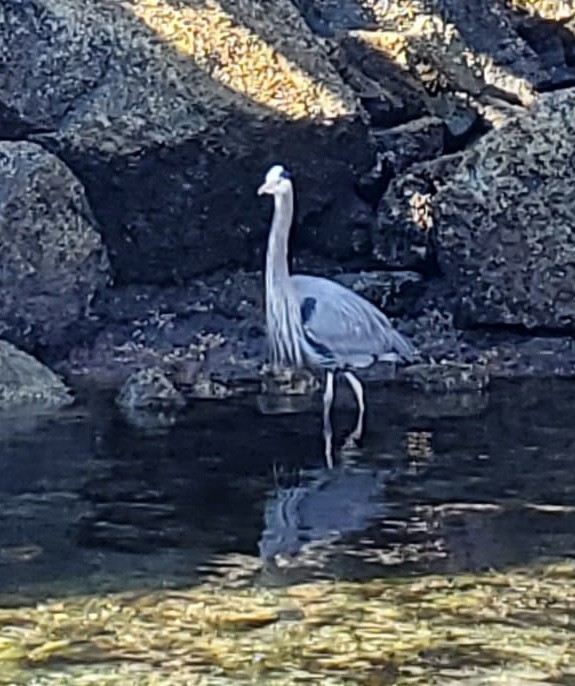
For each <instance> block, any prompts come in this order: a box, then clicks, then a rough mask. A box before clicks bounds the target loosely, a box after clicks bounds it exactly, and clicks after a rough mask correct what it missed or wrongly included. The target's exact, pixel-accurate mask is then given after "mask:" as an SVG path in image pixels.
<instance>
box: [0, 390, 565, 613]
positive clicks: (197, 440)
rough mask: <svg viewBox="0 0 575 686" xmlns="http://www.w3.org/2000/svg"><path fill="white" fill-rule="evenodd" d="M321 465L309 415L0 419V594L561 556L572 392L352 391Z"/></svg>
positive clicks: (106, 414)
mask: <svg viewBox="0 0 575 686" xmlns="http://www.w3.org/2000/svg"><path fill="white" fill-rule="evenodd" d="M342 396H343V399H342V400H343V402H340V404H339V409H337V410H336V413H335V416H334V426H335V427H336V445H337V449H336V456H335V463H336V464H335V468H334V469H333V470H327V469H326V468H325V463H324V458H323V446H322V438H321V424H320V413H319V407H318V406H317V404H314V405H313V406H312V408H311V409H310V410H308V411H306V412H302V413H299V414H298V413H294V414H285V415H262V414H261V413H260V412H259V411H258V407H257V404H256V402H255V400H252V399H250V400H246V401H242V402H230V403H219V402H198V403H196V404H194V405H193V406H192V407H191V408H190V409H189V411H188V412H187V413H186V415H184V416H183V417H182V418H181V420H180V421H179V422H178V423H176V424H175V425H174V426H172V427H168V428H166V429H164V430H156V431H142V430H138V429H135V428H132V427H130V426H129V425H128V424H127V423H126V422H125V421H124V419H123V418H122V416H121V415H120V414H119V413H118V412H117V410H116V409H115V408H114V406H113V403H112V402H111V399H110V397H109V395H108V394H106V393H99V394H94V395H85V396H84V397H82V398H81V399H80V401H79V403H78V404H77V405H76V406H75V407H73V408H71V409H68V410H66V411H64V412H61V413H59V414H58V415H56V416H54V415H52V416H42V415H31V414H30V413H26V414H20V415H11V416H8V415H0V517H1V521H2V526H1V527H0V593H1V594H2V604H3V605H7V604H17V603H19V602H22V601H23V599H29V598H36V597H44V596H46V595H50V596H65V595H73V594H78V593H84V592H89V593H101V592H104V591H107V590H126V589H130V588H142V587H148V588H150V587H151V588H156V587H157V588H162V587H172V586H174V587H178V586H189V585H192V584H197V583H199V582H201V581H202V580H203V579H206V578H214V577H218V578H223V579H227V580H228V581H229V582H230V583H236V584H240V585H241V584H248V585H249V584H253V583H256V582H257V583H258V584H268V585H282V584H290V583H293V582H294V581H301V580H310V579H317V578H330V579H344V580H346V579H348V580H358V579H359V580H361V579H366V578H369V577H381V576H397V575H400V576H401V575H408V574H409V575H420V574H427V573H430V572H437V573H443V574H453V573H456V572H459V571H465V570H469V571H481V570H486V569H505V568H507V567H509V566H514V565H530V564H535V563H536V562H540V561H542V560H543V561H544V560H560V559H565V558H572V557H574V556H575V428H574V425H573V407H574V401H575V384H574V383H572V382H569V381H563V382H553V383H552V382H529V383H521V384H519V383H514V384H502V385H500V386H498V387H497V386H496V387H494V388H493V389H492V390H491V391H490V392H489V394H485V395H478V396H451V397H445V398H435V399H434V398H425V397H423V396H421V395H418V394H417V393H410V394H405V393H401V392H399V391H397V390H395V391H392V390H390V389H379V390H377V389H370V391H369V411H368V418H367V434H366V437H365V441H364V444H363V446H362V447H361V448H360V449H353V448H350V447H348V448H342V446H341V443H342V440H343V438H344V435H345V433H346V431H349V430H350V429H351V428H352V427H353V423H354V415H353V406H352V405H351V404H350V400H351V399H350V397H349V396H346V395H345V392H344V391H342Z"/></svg>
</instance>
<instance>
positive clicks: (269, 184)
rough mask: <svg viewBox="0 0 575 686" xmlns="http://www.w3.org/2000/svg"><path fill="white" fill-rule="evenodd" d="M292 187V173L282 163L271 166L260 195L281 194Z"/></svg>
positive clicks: (259, 190) (259, 191)
mask: <svg viewBox="0 0 575 686" xmlns="http://www.w3.org/2000/svg"><path fill="white" fill-rule="evenodd" d="M289 188H291V181H290V175H289V173H288V172H287V171H286V169H284V167H282V165H281V164H274V165H273V167H270V168H269V170H268V173H267V174H266V178H265V180H264V182H263V183H262V185H261V186H260V187H259V188H258V195H264V194H266V195H281V194H283V193H285V192H286V191H287V190H288V189H289Z"/></svg>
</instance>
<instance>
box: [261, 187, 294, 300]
mask: <svg viewBox="0 0 575 686" xmlns="http://www.w3.org/2000/svg"><path fill="white" fill-rule="evenodd" d="M292 218H293V191H292V189H291V188H289V189H287V190H286V192H285V193H282V194H281V195H275V196H274V216H273V220H272V226H271V229H270V236H269V239H268V251H267V256H266V290H267V292H268V293H270V292H271V291H273V290H282V291H285V289H288V288H289V269H288V238H289V232H290V227H291V222H292Z"/></svg>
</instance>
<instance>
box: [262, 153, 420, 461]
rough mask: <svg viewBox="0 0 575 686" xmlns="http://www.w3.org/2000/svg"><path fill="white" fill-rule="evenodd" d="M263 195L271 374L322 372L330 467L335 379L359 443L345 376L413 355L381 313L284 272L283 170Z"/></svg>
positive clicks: (289, 211) (329, 285)
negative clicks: (340, 380) (268, 216)
mask: <svg viewBox="0 0 575 686" xmlns="http://www.w3.org/2000/svg"><path fill="white" fill-rule="evenodd" d="M264 194H268V195H273V198H274V213H273V219H272V223H271V229H270V235H269V239H268V249H267V256H266V279H265V289H266V297H265V303H266V305H265V307H266V325H267V335H268V340H269V344H270V354H271V362H272V366H273V367H275V368H277V367H279V366H284V367H286V366H289V367H302V366H308V367H312V368H323V369H325V370H326V381H325V389H324V393H323V420H324V431H325V432H326V457H327V458H328V461H330V460H331V420H330V412H331V406H332V403H333V396H334V379H335V373H336V372H337V371H342V372H343V375H344V376H345V378H346V379H347V381H348V382H349V384H350V386H351V388H352V390H353V392H354V394H355V397H356V398H357V404H358V410H359V411H358V419H357V424H356V427H355V429H354V431H353V432H352V434H351V436H350V437H351V438H352V439H354V440H359V438H361V435H362V432H363V421H364V414H365V401H364V391H363V385H362V383H361V381H360V380H359V379H358V378H357V376H356V375H355V374H354V373H353V371H352V370H353V369H361V368H365V367H369V366H370V365H372V364H373V363H374V362H377V361H379V360H383V361H397V360H401V359H403V360H406V361H411V360H413V359H414V357H415V356H416V354H417V353H416V350H415V348H414V346H413V345H412V343H411V342H410V341H408V340H407V339H406V338H404V337H403V336H402V335H401V334H400V333H399V332H398V331H396V330H395V329H394V328H393V326H392V324H391V322H390V321H389V319H388V318H387V317H386V316H385V315H384V314H383V312H381V311H380V310H378V309H377V307H375V306H374V305H372V304H371V303H370V302H369V301H367V300H365V299H364V298H362V297H361V296H359V295H358V294H357V293H354V292H353V291H351V290H349V289H348V288H345V287H344V286H342V285H340V284H338V283H336V282H335V281H331V280H330V279H324V278H322V277H317V276H309V275H305V274H293V275H292V274H290V273H289V267H288V237H289V232H290V227H291V223H292V218H293V186H292V182H291V179H290V175H289V173H288V172H287V171H286V169H284V167H283V166H282V165H279V164H276V165H274V166H272V167H271V168H270V169H269V170H268V172H267V174H266V177H265V180H264V182H263V183H262V185H261V186H260V187H259V188H258V195H264Z"/></svg>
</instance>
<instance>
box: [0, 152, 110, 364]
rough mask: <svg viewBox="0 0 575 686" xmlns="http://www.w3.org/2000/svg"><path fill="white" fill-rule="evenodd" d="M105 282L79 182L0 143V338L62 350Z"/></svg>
mask: <svg viewBox="0 0 575 686" xmlns="http://www.w3.org/2000/svg"><path fill="white" fill-rule="evenodd" d="M107 279H108V261H107V257H106V251H105V249H104V248H103V246H102V241H101V237H100V234H99V233H98V231H97V230H96V225H95V222H94V220H93V218H92V217H91V213H90V210H89V207H88V203H87V201H86V197H85V194H84V188H83V187H82V184H81V183H80V182H79V181H78V179H77V178H76V177H75V176H74V175H73V174H72V172H71V171H70V170H69V169H68V168H67V167H66V165H65V164H64V163H63V162H62V161H61V160H59V159H58V158H57V157H56V156H54V155H52V154H51V153H49V152H46V151H45V150H44V149H43V148H41V147H40V146H39V145H37V144H36V143H29V142H25V141H21V142H9V141H4V142H0V336H2V337H3V338H5V339H8V340H10V341H12V342H13V343H15V344H17V345H19V346H21V347H23V348H24V349H26V350H29V351H31V350H35V349H43V348H44V349H45V348H54V347H58V348H62V347H64V348H67V347H70V346H71V345H72V344H73V343H74V342H75V340H74V339H75V335H76V332H78V331H79V325H80V324H81V322H82V320H83V319H84V318H85V315H86V314H87V308H88V306H89V304H90V301H91V299H92V298H93V296H94V295H95V293H96V292H97V290H98V289H99V288H101V287H103V286H104V284H105V283H106V281H107Z"/></svg>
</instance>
